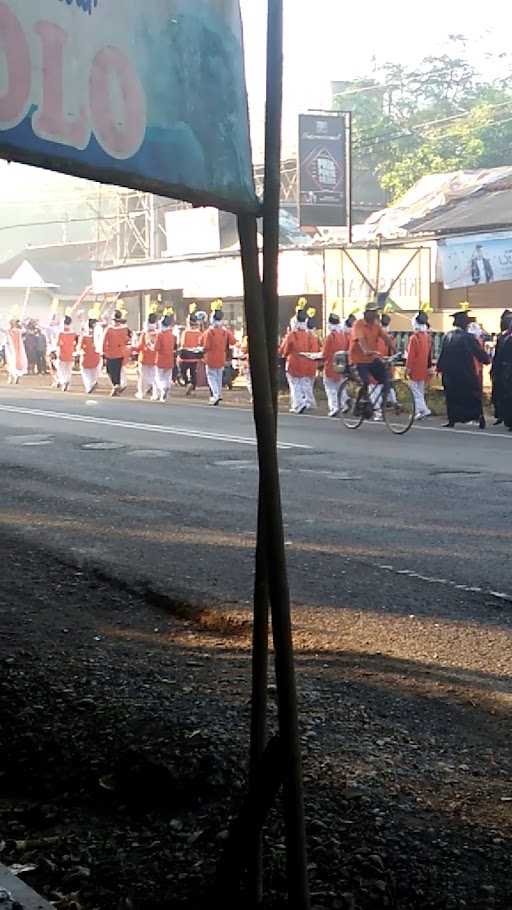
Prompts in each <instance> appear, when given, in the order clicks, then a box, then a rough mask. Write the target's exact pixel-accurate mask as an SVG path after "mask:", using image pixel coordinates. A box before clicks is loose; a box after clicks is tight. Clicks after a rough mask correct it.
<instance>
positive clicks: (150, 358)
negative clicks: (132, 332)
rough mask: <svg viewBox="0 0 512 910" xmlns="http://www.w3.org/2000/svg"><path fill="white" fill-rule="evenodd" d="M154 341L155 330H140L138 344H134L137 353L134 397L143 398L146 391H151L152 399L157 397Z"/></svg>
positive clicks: (154, 399) (155, 336)
mask: <svg viewBox="0 0 512 910" xmlns="http://www.w3.org/2000/svg"><path fill="white" fill-rule="evenodd" d="M156 341H157V333H156V331H153V330H149V331H147V332H141V334H140V336H139V341H138V344H137V345H135V350H136V351H138V354H139V379H138V383H137V394H136V398H144V396H145V395H146V394H147V393H148V392H150V391H152V399H153V401H157V399H158V391H157V387H156Z"/></svg>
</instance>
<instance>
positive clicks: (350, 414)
mask: <svg viewBox="0 0 512 910" xmlns="http://www.w3.org/2000/svg"><path fill="white" fill-rule="evenodd" d="M363 396H364V389H363V387H362V386H361V385H360V383H358V382H355V381H354V380H353V379H346V380H345V382H343V383H342V384H341V386H340V390H339V392H338V401H339V404H340V414H341V419H342V420H343V423H344V424H345V426H346V427H347V429H348V430H357V429H358V428H359V427H360V426H361V424H362V422H363V420H364V405H363V403H362V401H361V398H362V397H363Z"/></svg>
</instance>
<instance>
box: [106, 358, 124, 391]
mask: <svg viewBox="0 0 512 910" xmlns="http://www.w3.org/2000/svg"><path fill="white" fill-rule="evenodd" d="M122 367H123V358H122V357H113V358H110V359H108V360H107V373H108V375H109V379H110V381H111V383H112V385H113V386H114V387H115V386H118V385H121V369H122Z"/></svg>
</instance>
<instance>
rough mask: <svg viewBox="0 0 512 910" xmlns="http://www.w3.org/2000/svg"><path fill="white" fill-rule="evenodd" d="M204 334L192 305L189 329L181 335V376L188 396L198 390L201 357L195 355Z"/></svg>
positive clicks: (194, 305)
mask: <svg viewBox="0 0 512 910" xmlns="http://www.w3.org/2000/svg"><path fill="white" fill-rule="evenodd" d="M202 337H203V332H202V329H201V326H200V322H199V319H198V314H197V306H196V304H195V303H192V304H191V305H190V310H189V316H188V319H187V327H186V329H184V330H183V332H182V333H181V338H180V356H179V363H180V369H181V374H182V376H183V378H184V379H185V382H186V392H185V394H186V396H187V398H188V397H189V396H190V395H192V394H193V393H194V392H195V390H196V388H197V364H198V361H199V355H198V354H194V353H193V351H194V349H195V348H199V347H201V340H202Z"/></svg>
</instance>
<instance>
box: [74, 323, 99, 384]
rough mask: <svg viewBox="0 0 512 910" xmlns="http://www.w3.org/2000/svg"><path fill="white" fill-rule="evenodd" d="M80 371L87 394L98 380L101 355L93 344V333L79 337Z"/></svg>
mask: <svg viewBox="0 0 512 910" xmlns="http://www.w3.org/2000/svg"><path fill="white" fill-rule="evenodd" d="M79 348H80V372H81V374H82V382H83V384H84V388H85V391H86V393H87V394H88V395H89V394H90V392H92V390H93V388H94V387H95V385H96V384H97V382H98V376H99V371H100V365H101V356H100V354H99V353H98V351H97V350H96V347H95V345H94V335H93V333H92V332H91V333H90V334H89V335H82V337H81V339H80V344H79Z"/></svg>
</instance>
